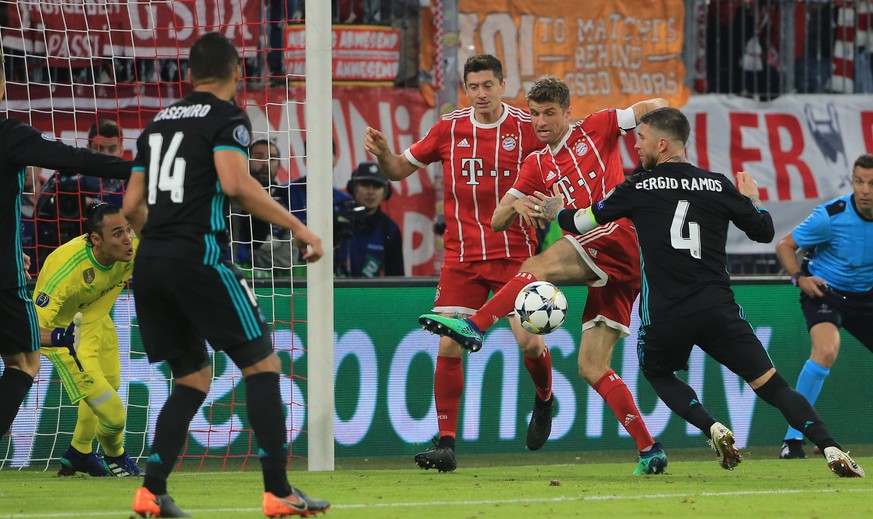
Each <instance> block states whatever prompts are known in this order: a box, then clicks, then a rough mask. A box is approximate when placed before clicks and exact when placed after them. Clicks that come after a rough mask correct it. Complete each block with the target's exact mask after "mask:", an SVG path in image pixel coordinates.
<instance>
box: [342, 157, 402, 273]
mask: <svg viewBox="0 0 873 519" xmlns="http://www.w3.org/2000/svg"><path fill="white" fill-rule="evenodd" d="M346 191H347V192H348V193H349V195H351V196H352V199H353V202H354V203H353V204H346V206H344V207H341V208H340V211H339V212H338V213H337V214H336V218H335V220H334V234H335V235H336V239H337V241H336V243H337V247H336V261H335V264H334V266H335V274H336V276H337V277H365V278H373V277H379V276H403V275H404V274H405V272H404V267H403V238H402V236H401V234H400V228H399V227H398V226H397V224H396V223H395V222H394V220H392V219H391V218H390V217H389V216H388V215H386V214H385V213H383V212H382V210H381V208H380V206H381V205H382V202H384V201H386V200H388V199H389V198H391V183H390V182H389V181H388V179H387V178H386V177H385V175H384V174H382V171H381V170H380V169H379V165H378V164H376V163H375V162H362V163H360V164H358V167H357V169H355V171H354V173H352V178H351V179H350V180H349V183H348V185H347V186H346Z"/></svg>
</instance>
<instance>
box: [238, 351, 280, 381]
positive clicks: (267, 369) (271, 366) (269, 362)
mask: <svg viewBox="0 0 873 519" xmlns="http://www.w3.org/2000/svg"><path fill="white" fill-rule="evenodd" d="M281 369H282V361H280V360H279V356H278V355H276V354H275V353H270V354H269V355H267V356H266V357H264V358H263V359H261V360H259V361H257V362H255V363H254V364H252V365H251V366H246V367H244V368H243V367H240V371H242V374H243V376H246V377H248V376H250V375H257V374H258V373H279V371H280V370H281Z"/></svg>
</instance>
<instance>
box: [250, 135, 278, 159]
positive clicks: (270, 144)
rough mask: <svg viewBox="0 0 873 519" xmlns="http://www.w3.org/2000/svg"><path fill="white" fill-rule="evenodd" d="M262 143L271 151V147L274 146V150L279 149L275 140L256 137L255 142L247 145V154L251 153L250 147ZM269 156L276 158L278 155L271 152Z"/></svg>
mask: <svg viewBox="0 0 873 519" xmlns="http://www.w3.org/2000/svg"><path fill="white" fill-rule="evenodd" d="M262 144H263V145H265V146H267V147H268V148H269V149H270V151H271V152H272V151H273V148H276V152H278V151H279V146H278V145H277V144H276V143H275V142H273V141H272V140H270V139H258V140H256V141H255V142H253V143H251V145H249V155H251V153H252V148H254V147H255V146H260V145H262ZM270 158H272V159H278V158H279V157H278V155H277V156H275V157H273V156H272V153H271V154H270Z"/></svg>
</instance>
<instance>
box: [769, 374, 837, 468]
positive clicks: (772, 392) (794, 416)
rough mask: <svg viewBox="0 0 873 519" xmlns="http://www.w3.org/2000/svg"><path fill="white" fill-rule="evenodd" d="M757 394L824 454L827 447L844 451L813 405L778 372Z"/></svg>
mask: <svg viewBox="0 0 873 519" xmlns="http://www.w3.org/2000/svg"><path fill="white" fill-rule="evenodd" d="M755 393H757V395H758V396H759V397H761V399H762V400H763V401H765V402H767V403H768V404H770V405H772V406H773V407H775V408H777V409H779V411H780V412H781V413H782V416H784V417H785V419H786V420H787V421H788V423H789V424H790V425H791V427H794V428H795V429H797V430H798V431H801V432H802V433H803V435H804V436H806V437H807V438H809V440H810V441H811V442H812V443H814V444H815V445H816V446H817V447H818V448H819V449H821V451H822V452H824V450H825V448H826V447H837V448H839V449H840V450H842V449H841V448H840V445H839V444H838V443H837V442H836V441H834V438H833V437H832V436H831V433H830V431H828V428H827V426H826V425H825V424H824V422H822V421H821V418H819V417H818V414H817V413H816V412H815V409H814V408H813V407H812V404H810V403H809V401H808V400H807V399H806V397H805V396H803V395H801V394H800V393H798V392H797V391H795V390H793V389H791V387H789V386H788V383H786V382H785V379H784V378H782V375H780V374H779V373H778V372H777V373H774V374H773V376H772V377H770V380H768V381H767V382H765V383H764V385H762V386H761V387H759V388H758V389H756V390H755Z"/></svg>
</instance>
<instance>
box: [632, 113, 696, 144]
mask: <svg viewBox="0 0 873 519" xmlns="http://www.w3.org/2000/svg"><path fill="white" fill-rule="evenodd" d="M640 124H647V125H649V126H651V127H652V128H655V129H656V130H658V131H660V132H663V133H666V134H667V135H669V136H670V137H671V138H673V139H675V140H678V141H680V142H681V143H682V144H685V143H686V142H688V136H689V135H691V125H690V124H689V123H688V118H687V117H685V114H683V113H682V112H681V111H679V110H677V109H676V108H673V107H670V106H664V107H661V108H657V109H655V110H652V111H651V112H649V113H647V114H645V115H643V116H642V117H640Z"/></svg>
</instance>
